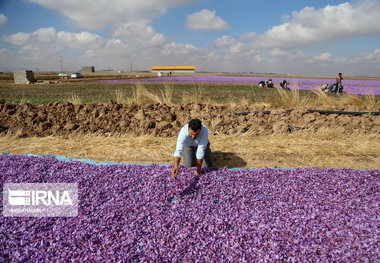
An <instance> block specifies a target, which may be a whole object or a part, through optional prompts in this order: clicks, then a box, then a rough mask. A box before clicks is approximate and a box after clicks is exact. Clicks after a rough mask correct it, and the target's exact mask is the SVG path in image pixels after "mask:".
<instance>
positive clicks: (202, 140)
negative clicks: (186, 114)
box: [172, 119, 212, 179]
mask: <svg viewBox="0 0 380 263" xmlns="http://www.w3.org/2000/svg"><path fill="white" fill-rule="evenodd" d="M182 153H183V162H184V165H185V166H186V167H194V166H196V167H197V169H196V170H195V172H194V174H195V175H196V176H199V175H200V174H201V168H202V167H206V168H207V167H211V162H212V158H211V150H210V142H209V140H208V130H207V128H206V126H205V125H203V124H202V122H201V121H200V120H199V119H192V120H191V121H190V122H189V123H188V124H186V125H185V126H183V127H182V129H181V131H180V132H179V135H178V138H177V146H176V150H175V153H174V168H173V170H172V177H173V179H176V178H177V175H178V169H179V168H178V166H179V163H180V161H181V157H182Z"/></svg>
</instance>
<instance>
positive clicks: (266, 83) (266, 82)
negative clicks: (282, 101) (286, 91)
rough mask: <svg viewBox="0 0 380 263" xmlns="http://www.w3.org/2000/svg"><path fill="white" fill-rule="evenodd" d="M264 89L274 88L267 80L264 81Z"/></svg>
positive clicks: (271, 82) (270, 81)
mask: <svg viewBox="0 0 380 263" xmlns="http://www.w3.org/2000/svg"><path fill="white" fill-rule="evenodd" d="M265 87H266V88H274V84H273V81H272V79H268V80H266V81H265Z"/></svg>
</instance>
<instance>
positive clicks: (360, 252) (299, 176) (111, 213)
mask: <svg viewBox="0 0 380 263" xmlns="http://www.w3.org/2000/svg"><path fill="white" fill-rule="evenodd" d="M204 172H206V173H204V174H202V175H201V176H200V177H194V176H193V169H191V168H182V169H181V170H180V173H179V177H178V179H177V180H173V179H172V178H171V167H170V166H159V165H149V166H139V165H109V166H97V165H91V164H85V163H81V162H77V161H72V162H63V161H58V160H57V159H55V158H53V157H26V156H0V183H1V185H3V183H10V182H13V183H20V182H25V183H37V182H39V183H42V182H45V183H52V182H54V183H75V182H77V183H78V187H79V197H78V198H79V214H78V216H77V217H60V218H31V217H28V218H22V217H4V216H2V215H1V216H0V258H1V261H5V262H24V261H28V262H29V261H30V262H41V261H43V262H47V261H53V260H54V261H58V262H90V261H104V262H114V261H122V262H195V261H198V262H227V261H228V262H274V261H276V262H278V261H281V262H306V261H313V262H314V261H320V262H346V261H348V262H377V261H379V260H380V247H379V241H380V228H379V214H380V195H379V194H380V171H379V170H372V171H359V170H350V169H337V170H334V169H317V168H306V169H291V170H274V169H268V168H267V169H257V170H226V169H225V170H221V169H209V170H208V171H204ZM2 201H3V197H2V195H0V202H1V203H2Z"/></svg>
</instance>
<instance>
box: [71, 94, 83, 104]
mask: <svg viewBox="0 0 380 263" xmlns="http://www.w3.org/2000/svg"><path fill="white" fill-rule="evenodd" d="M69 102H70V103H72V104H74V105H80V104H82V100H81V98H80V97H79V96H78V95H76V94H73V95H71V99H70V100H69Z"/></svg>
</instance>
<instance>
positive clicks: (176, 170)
mask: <svg viewBox="0 0 380 263" xmlns="http://www.w3.org/2000/svg"><path fill="white" fill-rule="evenodd" d="M177 175H178V167H174V168H173V171H172V177H173V179H174V180H175V179H177Z"/></svg>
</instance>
